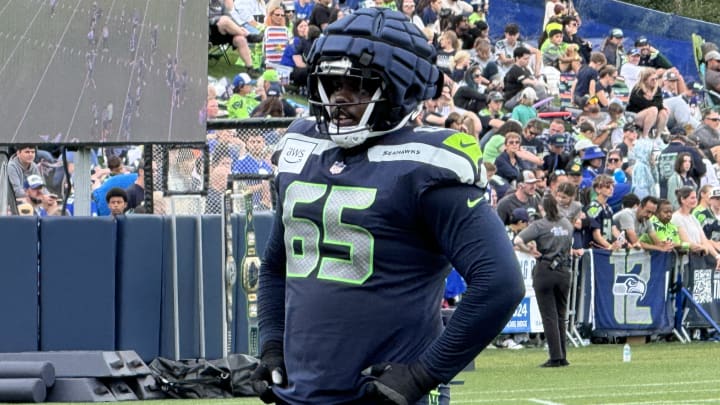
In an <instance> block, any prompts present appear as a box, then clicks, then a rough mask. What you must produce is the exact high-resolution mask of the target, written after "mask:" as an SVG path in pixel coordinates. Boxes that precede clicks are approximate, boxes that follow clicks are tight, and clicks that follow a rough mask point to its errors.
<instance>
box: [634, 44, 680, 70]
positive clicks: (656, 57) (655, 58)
mask: <svg viewBox="0 0 720 405" xmlns="http://www.w3.org/2000/svg"><path fill="white" fill-rule="evenodd" d="M635 48H637V49H639V50H640V62H639V63H638V64H639V65H640V66H647V67H651V68H654V69H670V68H671V67H673V65H672V63H670V61H669V60H668V58H666V57H665V55H663V54H662V53H661V52H660V51H658V50H657V49H655V48H653V47H652V46H651V45H650V42H649V41H648V39H647V38H646V37H644V36H640V37H638V39H636V40H635Z"/></svg>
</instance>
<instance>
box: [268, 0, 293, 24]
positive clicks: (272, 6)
mask: <svg viewBox="0 0 720 405" xmlns="http://www.w3.org/2000/svg"><path fill="white" fill-rule="evenodd" d="M266 10H267V16H266V17H265V25H266V26H268V27H287V24H288V22H287V20H286V19H285V8H283V5H282V3H281V2H280V0H272V1H269V2H268V3H267V6H266Z"/></svg>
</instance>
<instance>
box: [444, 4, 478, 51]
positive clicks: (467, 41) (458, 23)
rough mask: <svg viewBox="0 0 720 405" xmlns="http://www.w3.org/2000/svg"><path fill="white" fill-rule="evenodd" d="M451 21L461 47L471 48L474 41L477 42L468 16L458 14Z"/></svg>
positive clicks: (451, 26)
mask: <svg viewBox="0 0 720 405" xmlns="http://www.w3.org/2000/svg"><path fill="white" fill-rule="evenodd" d="M461 1H462V0H461ZM450 21H451V25H450V29H451V30H452V31H453V32H455V35H457V37H458V40H459V41H460V49H471V48H472V47H473V42H475V37H473V35H472V33H471V31H470V24H469V23H468V18H467V17H466V16H464V15H456V16H453V17H452V18H451V19H450Z"/></svg>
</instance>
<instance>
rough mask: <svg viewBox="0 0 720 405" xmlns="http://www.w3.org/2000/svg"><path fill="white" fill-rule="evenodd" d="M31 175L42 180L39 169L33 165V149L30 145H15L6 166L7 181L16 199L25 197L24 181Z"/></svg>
mask: <svg viewBox="0 0 720 405" xmlns="http://www.w3.org/2000/svg"><path fill="white" fill-rule="evenodd" d="M33 174H34V175H37V176H40V178H42V174H41V173H40V168H39V167H38V166H37V164H36V163H35V147H34V146H31V145H17V146H16V147H15V154H14V155H13V156H12V157H11V158H10V160H9V161H8V164H7V176H8V181H9V182H10V186H11V187H12V189H13V192H14V193H15V198H16V199H20V198H23V197H25V189H24V184H25V181H26V180H27V177H28V176H30V175H33ZM43 185H44V182H43Z"/></svg>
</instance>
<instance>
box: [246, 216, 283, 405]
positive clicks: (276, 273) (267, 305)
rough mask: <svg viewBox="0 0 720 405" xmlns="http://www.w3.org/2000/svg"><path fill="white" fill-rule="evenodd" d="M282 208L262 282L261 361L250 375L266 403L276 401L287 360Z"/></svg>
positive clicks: (270, 242)
mask: <svg viewBox="0 0 720 405" xmlns="http://www.w3.org/2000/svg"><path fill="white" fill-rule="evenodd" d="M283 235H284V227H283V225H282V210H281V209H278V211H277V213H276V215H275V218H274V221H273V226H272V230H271V232H270V238H269V239H268V243H267V246H266V248H265V256H264V258H263V261H262V265H261V266H260V275H259V281H258V284H259V285H258V325H259V329H260V364H259V365H258V367H257V368H256V369H255V371H254V372H253V374H252V376H251V377H250V381H251V382H252V386H253V389H254V390H255V392H257V394H258V395H259V396H260V399H261V400H262V401H263V402H265V403H272V402H274V401H275V399H276V398H275V395H274V394H273V392H272V386H273V385H283V384H285V383H286V379H285V362H284V358H283V334H284V331H285V243H284V237H283Z"/></svg>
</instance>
